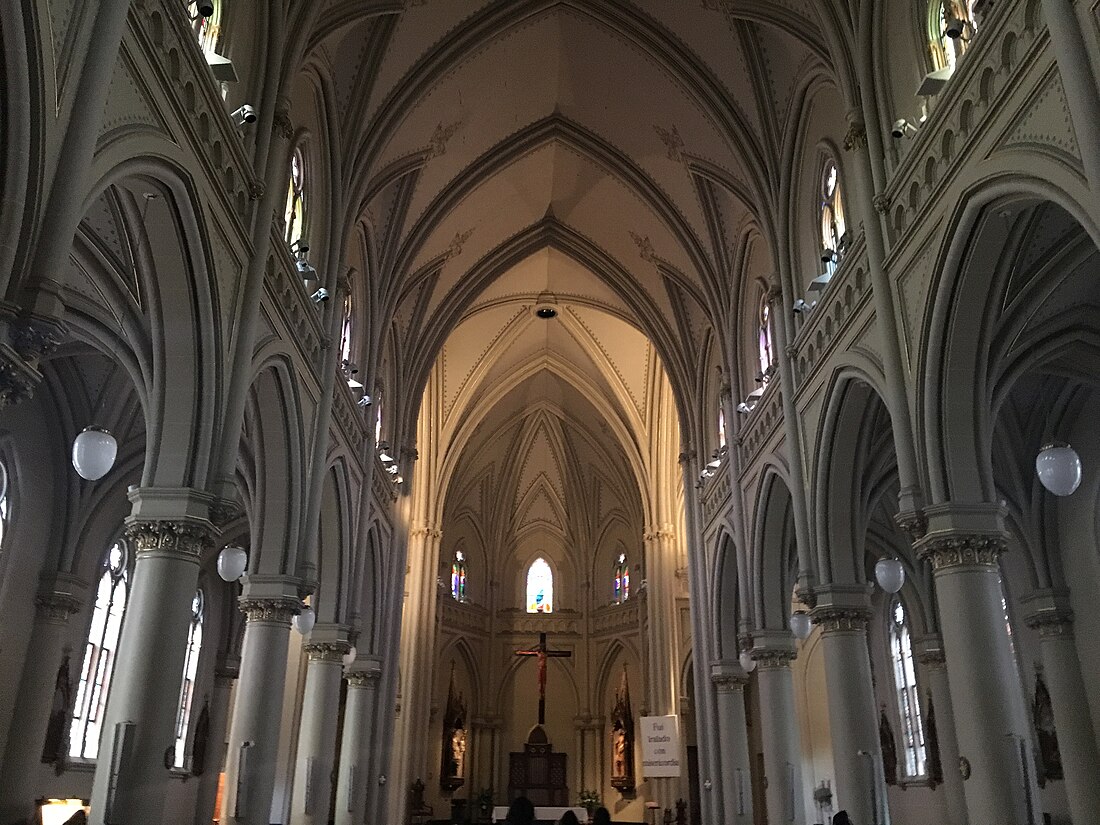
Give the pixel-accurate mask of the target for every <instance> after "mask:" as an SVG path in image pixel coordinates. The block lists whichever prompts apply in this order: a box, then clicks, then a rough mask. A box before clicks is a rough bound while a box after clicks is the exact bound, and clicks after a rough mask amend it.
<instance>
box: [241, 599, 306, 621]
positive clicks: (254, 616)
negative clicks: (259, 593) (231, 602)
mask: <svg viewBox="0 0 1100 825" xmlns="http://www.w3.org/2000/svg"><path fill="white" fill-rule="evenodd" d="M238 604H239V605H240V608H241V612H242V613H244V615H245V619H246V620H248V621H250V622H267V623H274V624H284V625H289V624H290V620H291V619H292V618H294V617H295V616H297V615H298V614H299V613H301V612H302V605H301V602H299V601H297V600H296V599H290V598H279V597H275V598H250V597H248V596H241V598H240V599H239V600H238Z"/></svg>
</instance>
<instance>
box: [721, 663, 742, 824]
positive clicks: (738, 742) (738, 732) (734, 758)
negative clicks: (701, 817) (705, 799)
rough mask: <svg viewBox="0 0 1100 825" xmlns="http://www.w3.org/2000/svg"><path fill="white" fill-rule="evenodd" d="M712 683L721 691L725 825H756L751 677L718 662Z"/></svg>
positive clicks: (733, 664) (735, 667)
mask: <svg viewBox="0 0 1100 825" xmlns="http://www.w3.org/2000/svg"><path fill="white" fill-rule="evenodd" d="M711 679H712V681H713V682H714V685H715V687H716V688H717V705H718V757H719V759H720V760H721V763H722V770H721V772H720V774H719V783H720V787H719V791H720V798H721V799H722V810H723V814H724V820H723V821H724V822H726V823H728V825H752V781H751V779H750V776H751V774H750V771H751V763H750V757H749V731H748V723H747V720H746V718H745V685H746V683H747V682H748V677H747V676H746V675H745V672H744V671H743V670H742V669H741V665H740V664H738V663H737V662H715V663H714V664H713V665H712V666H711Z"/></svg>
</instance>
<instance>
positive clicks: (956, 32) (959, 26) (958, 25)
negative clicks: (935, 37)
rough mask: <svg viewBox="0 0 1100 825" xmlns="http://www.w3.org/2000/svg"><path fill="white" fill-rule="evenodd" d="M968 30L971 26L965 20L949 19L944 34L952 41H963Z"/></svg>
mask: <svg viewBox="0 0 1100 825" xmlns="http://www.w3.org/2000/svg"><path fill="white" fill-rule="evenodd" d="M968 28H969V24H968V23H967V22H966V21H965V20H960V19H959V18H958V17H949V18H947V23H946V25H945V26H944V28H943V33H944V35H946V36H947V37H950V38H951V39H952V40H960V39H963V35H965V34H966V30H967V29H968Z"/></svg>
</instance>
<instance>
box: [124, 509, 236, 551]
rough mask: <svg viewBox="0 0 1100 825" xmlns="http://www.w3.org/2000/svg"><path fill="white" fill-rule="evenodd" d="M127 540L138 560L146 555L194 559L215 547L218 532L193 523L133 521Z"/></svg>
mask: <svg viewBox="0 0 1100 825" xmlns="http://www.w3.org/2000/svg"><path fill="white" fill-rule="evenodd" d="M126 539H127V540H128V541H129V542H130V543H131V544H133V546H134V547H136V548H137V554H138V556H139V557H141V556H143V555H145V554H147V553H169V554H171V555H176V556H181V557H183V558H187V559H195V560H198V558H199V557H200V556H201V555H202V553H203V550H205V549H206V548H208V547H212V546H213V545H214V539H215V531H214V527H213V525H212V524H210V522H207V521H197V520H191V519H180V520H156V521H139V520H134V521H130V523H129V524H127V526H126Z"/></svg>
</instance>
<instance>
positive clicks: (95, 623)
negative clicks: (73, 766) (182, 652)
mask: <svg viewBox="0 0 1100 825" xmlns="http://www.w3.org/2000/svg"><path fill="white" fill-rule="evenodd" d="M126 564H127V552H126V545H125V544H124V543H123V542H121V541H116V542H115V543H114V544H113V545H111V549H110V551H108V553H107V557H106V559H104V562H103V567H102V568H101V574H100V577H99V586H98V587H97V588H96V597H95V608H94V609H93V610H92V624H91V627H90V628H89V630H88V641H87V644H86V645H85V647H84V663H83V664H82V665H81V668H80V685H79V687H78V688H77V691H76V704H74V705H73V724H72V728H71V730H70V732H69V756H71V757H75V758H84V759H95V758H96V755H97V754H98V753H99V734H100V728H101V726H102V724H103V710H104V708H106V706H107V693H108V692H109V690H110V688H111V673H112V672H113V671H114V667H115V659H116V658H117V656H116V654H117V652H118V640H119V636H120V635H121V634H122V620H123V617H124V615H125V613H126V592H127V586H128V582H127V571H126Z"/></svg>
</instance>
